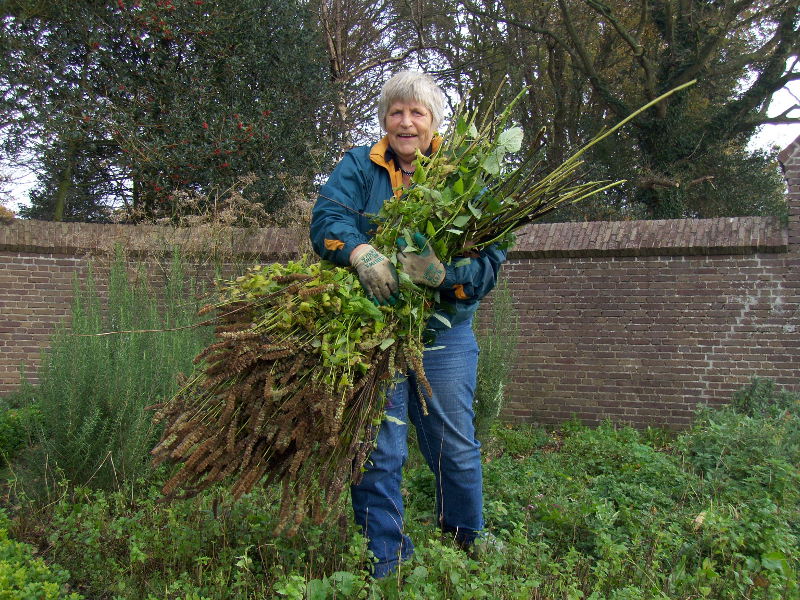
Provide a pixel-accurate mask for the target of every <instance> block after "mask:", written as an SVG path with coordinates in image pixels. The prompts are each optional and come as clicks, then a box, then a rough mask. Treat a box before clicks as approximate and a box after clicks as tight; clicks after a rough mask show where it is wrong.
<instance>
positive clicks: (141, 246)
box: [0, 219, 305, 257]
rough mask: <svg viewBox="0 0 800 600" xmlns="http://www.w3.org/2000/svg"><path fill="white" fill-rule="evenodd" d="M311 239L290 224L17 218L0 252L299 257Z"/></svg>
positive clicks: (5, 231) (2, 232) (1, 234)
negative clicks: (241, 226) (250, 226)
mask: <svg viewBox="0 0 800 600" xmlns="http://www.w3.org/2000/svg"><path fill="white" fill-rule="evenodd" d="M304 243H305V240H304V239H302V237H301V236H300V232H299V231H293V230H291V229H284V228H277V227H276V228H265V229H236V228H232V227H216V226H207V225H200V226H196V227H191V228H174V227H164V226H160V225H113V224H98V223H55V222H51V221H33V220H22V219H15V220H14V221H12V222H11V223H10V224H7V225H2V224H0V251H6V252H23V253H48V254H65V255H82V254H108V253H111V252H113V251H114V248H115V246H116V245H117V244H120V245H121V246H122V247H123V248H125V250H126V252H127V253H128V254H129V255H134V256H143V255H148V254H152V253H155V252H159V251H164V250H169V249H171V248H173V247H175V246H178V247H180V248H181V250H182V251H183V252H184V253H185V254H187V255H192V254H208V253H216V254H218V255H220V256H269V257H284V256H285V257H290V256H296V255H297V253H298V251H299V250H300V248H301V246H302V245H303V244H304Z"/></svg>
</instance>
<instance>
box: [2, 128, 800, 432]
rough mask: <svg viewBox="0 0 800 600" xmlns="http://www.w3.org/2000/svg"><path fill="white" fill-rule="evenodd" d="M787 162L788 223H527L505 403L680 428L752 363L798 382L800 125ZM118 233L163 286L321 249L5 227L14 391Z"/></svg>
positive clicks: (516, 271) (530, 417)
mask: <svg viewBox="0 0 800 600" xmlns="http://www.w3.org/2000/svg"><path fill="white" fill-rule="evenodd" d="M780 159H781V162H782V164H783V166H784V172H785V174H786V178H787V181H788V182H789V187H790V190H789V199H790V218H789V223H788V226H786V225H783V224H781V223H779V222H778V220H777V219H773V218H762V217H746V218H736V219H733V218H728V219H707V220H674V221H634V222H614V223H601V222H596V223H562V224H542V225H534V226H531V227H529V228H527V229H526V230H525V231H524V232H523V233H522V234H521V235H520V236H519V243H518V245H517V247H516V248H515V250H514V251H512V252H511V253H510V255H509V262H508V264H507V265H506V266H505V267H504V277H505V278H506V280H507V281H508V282H509V285H510V287H511V291H512V294H513V295H514V298H515V303H516V308H517V311H518V314H519V317H520V324H521V333H522V336H521V340H520V345H519V348H518V351H517V353H516V361H515V368H514V375H513V381H512V384H511V386H510V388H509V390H508V391H509V398H508V401H507V406H506V416H507V417H508V418H511V419H518V420H526V421H537V422H541V423H556V422H559V421H563V420H564V419H567V418H570V417H572V416H573V415H574V416H577V417H579V418H580V419H582V420H583V421H585V422H587V423H596V422H598V421H601V420H603V419H605V418H610V419H612V420H614V421H617V422H628V423H632V424H634V425H637V426H645V425H659V426H673V427H682V426H685V425H687V424H688V423H689V421H690V419H691V414H692V411H693V408H694V407H695V406H696V405H697V404H698V403H700V402H711V403H721V402H726V401H728V400H729V399H730V397H731V394H732V393H733V391H734V390H736V389H738V388H739V387H741V386H742V385H743V384H746V383H747V382H748V381H749V380H750V379H751V377H753V376H762V377H770V378H772V379H774V380H775V381H776V382H778V383H779V384H781V385H782V386H784V387H786V388H788V389H791V390H794V391H798V392H800V380H799V379H798V365H800V275H799V274H798V273H799V272H800V269H798V266H799V265H800V251H799V248H800V138H798V140H797V141H795V142H794V143H793V144H792V145H791V146H789V147H788V148H787V149H786V150H784V152H782V153H781V155H780ZM117 243H119V244H122V245H123V246H124V247H125V248H126V250H127V252H128V253H129V254H130V255H131V256H134V257H136V259H137V260H139V261H145V262H147V263H148V264H149V265H150V266H151V269H150V272H151V277H152V279H153V282H154V283H155V284H156V285H158V281H159V277H161V275H160V273H161V271H162V269H161V267H160V264H159V257H164V256H166V255H167V253H168V249H169V248H171V247H173V246H179V247H180V248H181V249H182V251H183V252H184V253H185V254H186V255H188V256H189V257H190V260H192V261H193V265H194V269H195V270H196V272H197V273H205V274H206V276H208V277H209V278H210V272H211V269H210V266H209V265H208V264H207V263H204V262H203V261H202V259H201V257H204V256H208V255H209V253H210V254H213V255H215V256H217V257H218V258H221V264H224V265H225V268H234V265H233V262H235V260H238V261H240V262H243V263H248V262H255V261H272V260H285V259H286V258H288V257H290V256H296V255H297V254H298V253H300V252H302V251H307V249H308V247H307V243H306V241H305V234H304V232H298V231H295V232H292V231H286V230H277V229H270V230H257V231H237V230H210V229H205V230H200V229H198V230H179V231H174V230H168V229H164V228H159V227H141V226H105V225H91V224H59V223H44V222H35V221H14V222H12V223H11V224H8V225H2V224H0V394H2V393H4V392H8V391H10V390H12V389H14V388H15V387H16V386H17V385H18V382H19V375H18V373H19V365H20V363H22V362H24V363H25V364H26V365H27V370H28V376H29V378H30V377H31V376H32V375H33V379H34V380H35V368H36V365H37V364H38V358H39V354H40V352H41V350H42V349H43V348H45V347H46V346H47V343H48V340H49V336H50V335H51V333H52V330H53V327H54V325H55V323H57V322H58V321H59V320H60V319H63V318H64V316H65V315H66V314H67V313H68V310H69V303H70V299H71V294H72V278H73V277H74V276H77V277H78V278H79V279H80V278H85V277H86V274H87V272H88V265H89V262H90V260H91V261H93V264H94V265H95V270H96V271H97V272H98V274H99V275H98V278H99V279H100V280H101V282H102V279H103V277H104V273H105V272H106V271H105V267H106V265H107V264H108V260H109V255H110V253H112V252H113V248H114V245H115V244H117ZM192 257H195V258H192ZM232 257H236V258H235V259H234V258H232Z"/></svg>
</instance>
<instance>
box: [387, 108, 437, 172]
mask: <svg viewBox="0 0 800 600" xmlns="http://www.w3.org/2000/svg"><path fill="white" fill-rule="evenodd" d="M385 126H386V133H387V134H388V135H389V145H390V146H391V147H392V150H394V151H395V153H396V154H397V156H398V157H400V159H401V160H402V161H404V162H405V163H409V164H410V163H411V162H412V161H413V160H414V159H415V158H416V155H417V152H416V151H417V149H419V150H420V151H422V152H425V151H426V150H427V149H428V147H429V146H430V145H431V140H432V139H433V115H432V114H431V111H429V110H428V109H427V108H426V107H425V105H424V104H421V103H419V102H416V101H414V100H411V101H408V102H395V103H393V104H392V105H391V106H390V107H389V110H388V111H386V123H385Z"/></svg>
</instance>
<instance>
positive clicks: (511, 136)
mask: <svg viewBox="0 0 800 600" xmlns="http://www.w3.org/2000/svg"><path fill="white" fill-rule="evenodd" d="M522 139H523V132H522V127H512V128H510V129H506V130H505V131H501V132H500V135H498V136H497V146H498V148H503V149H505V151H506V152H519V151H520V149H521V148H522Z"/></svg>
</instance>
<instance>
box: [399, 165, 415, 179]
mask: <svg viewBox="0 0 800 600" xmlns="http://www.w3.org/2000/svg"><path fill="white" fill-rule="evenodd" d="M400 172H401V173H402V174H403V175H408V176H409V177H411V176H412V175H413V174H414V171H406V170H405V169H404V168H403V167H400Z"/></svg>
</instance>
